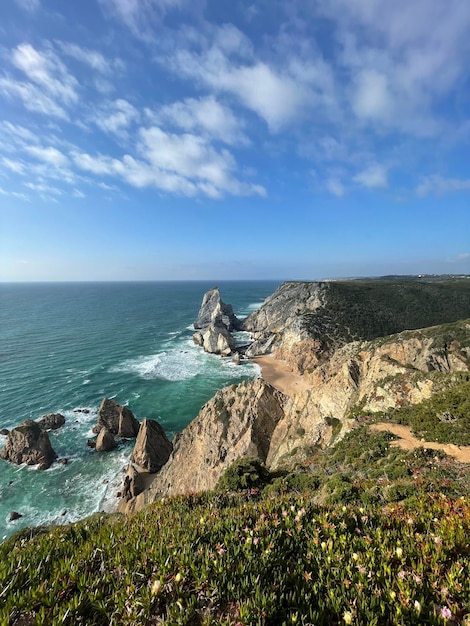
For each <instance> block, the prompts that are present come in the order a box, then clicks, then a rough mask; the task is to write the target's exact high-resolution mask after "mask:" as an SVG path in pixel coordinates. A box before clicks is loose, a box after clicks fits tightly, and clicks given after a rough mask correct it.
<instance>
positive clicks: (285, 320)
mask: <svg viewBox="0 0 470 626" xmlns="http://www.w3.org/2000/svg"><path fill="white" fill-rule="evenodd" d="M469 315H470V281H468V280H466V281H455V280H447V281H445V280H442V281H436V282H426V281H399V280H397V281H385V280H363V281H360V280H359V281H354V280H350V281H329V282H311V283H309V282H287V283H283V284H282V285H281V286H280V287H279V288H278V289H277V291H276V292H275V293H274V294H273V295H272V296H270V297H269V298H267V299H266V301H265V302H264V303H263V305H262V306H261V308H260V309H259V310H258V311H255V312H254V313H252V314H251V315H249V316H248V317H247V318H246V320H245V322H244V327H245V330H248V331H249V332H251V333H252V337H253V344H252V345H251V346H250V347H249V349H248V350H247V352H246V354H247V356H250V357H254V356H259V355H263V354H267V353H272V354H273V355H274V356H276V357H277V358H281V359H285V360H287V361H288V362H289V364H290V365H291V366H292V367H293V368H294V369H296V370H297V371H298V372H299V373H303V372H307V371H308V370H309V369H313V368H315V367H317V366H318V365H320V364H322V363H324V362H325V361H326V360H327V359H328V358H329V357H330V356H331V355H332V354H333V353H334V351H335V350H337V349H338V348H339V347H341V346H343V345H345V344H347V343H350V342H351V341H356V340H368V341H370V340H373V339H375V338H378V337H383V336H386V335H391V334H394V333H399V332H402V331H404V330H410V329H418V328H423V327H429V326H432V325H437V324H444V323H448V322H454V321H455V320H459V319H465V318H467V317H468V316H469Z"/></svg>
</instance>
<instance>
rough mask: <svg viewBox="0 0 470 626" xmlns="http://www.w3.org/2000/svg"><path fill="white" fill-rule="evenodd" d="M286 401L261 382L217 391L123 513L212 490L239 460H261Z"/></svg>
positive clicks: (266, 450)
mask: <svg viewBox="0 0 470 626" xmlns="http://www.w3.org/2000/svg"><path fill="white" fill-rule="evenodd" d="M286 401H287V397H286V396H285V395H284V394H282V393H281V392H280V391H278V390H277V389H274V387H272V386H271V385H270V384H268V383H266V382H265V381H264V380H261V379H257V380H254V381H249V382H244V383H241V384H239V385H232V386H231V387H226V388H224V389H221V390H220V391H218V392H217V393H216V395H215V396H214V397H213V398H212V399H211V400H209V402H207V404H205V405H204V406H203V407H202V409H201V411H200V412H199V414H198V416H197V417H196V418H195V419H194V420H193V421H192V422H191V423H190V424H189V425H188V426H187V427H186V428H185V429H184V430H183V432H182V433H181V435H179V436H177V437H176V438H175V441H174V442H173V444H174V448H173V453H172V455H171V456H170V460H169V461H168V463H167V464H166V465H165V466H164V467H163V468H162V470H161V471H160V472H159V474H157V476H156V477H155V479H154V481H153V482H152V485H151V487H150V488H149V489H148V490H147V491H146V492H144V493H143V494H141V495H139V496H138V497H137V498H136V500H135V501H131V503H130V504H129V505H128V510H133V509H135V508H137V509H138V508H141V507H142V506H144V505H145V504H148V503H150V502H153V501H155V500H156V499H157V498H160V497H162V496H168V495H176V494H180V493H190V492H196V491H202V490H207V489H212V488H213V487H215V485H216V483H217V481H218V480H219V478H220V476H221V475H222V473H223V472H224V470H225V469H226V468H227V467H228V466H229V465H231V464H232V463H233V462H234V461H235V460H237V459H239V458H241V457H247V456H254V457H258V458H260V459H261V460H262V461H266V459H267V457H268V454H269V447H270V443H271V437H272V434H273V432H274V430H275V428H276V425H277V423H278V422H279V421H280V420H281V419H283V418H284V404H285V402H286Z"/></svg>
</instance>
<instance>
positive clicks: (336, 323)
mask: <svg viewBox="0 0 470 626" xmlns="http://www.w3.org/2000/svg"><path fill="white" fill-rule="evenodd" d="M450 282H452V281H450ZM384 285H385V287H384ZM429 286H431V287H436V289H434V290H433V289H428V287H429ZM468 286H470V281H468ZM468 286H467V284H465V286H464V287H461V286H460V285H459V286H458V287H456V288H455V286H454V287H453V286H452V285H451V286H450V287H449V286H448V285H445V286H444V287H443V286H442V285H441V284H440V283H433V284H432V285H427V284H426V285H424V287H422V285H418V286H417V285H416V283H403V284H402V283H400V284H398V285H396V284H395V283H392V284H390V283H381V284H379V285H375V284H374V281H370V282H367V281H364V282H363V284H360V285H359V284H355V285H354V286H353V287H352V288H351V287H350V285H349V284H348V285H343V284H336V283H285V284H284V285H281V287H280V288H279V289H278V291H277V292H276V293H275V294H273V295H272V296H271V297H270V298H268V299H267V300H266V302H265V303H264V305H263V306H262V307H261V309H260V310H259V311H257V312H256V313H254V314H252V315H250V316H249V317H248V318H247V320H246V321H245V328H246V329H247V330H250V332H252V334H253V337H254V342H253V345H252V346H251V349H250V351H249V352H250V353H251V354H254V355H256V354H260V353H261V354H264V353H272V354H274V356H275V357H276V358H277V359H283V360H284V361H285V362H287V363H288V364H289V367H290V368H291V370H292V375H293V376H297V377H301V379H302V385H299V387H298V388H295V387H292V392H289V393H287V394H285V393H282V392H281V391H280V390H279V389H276V388H275V387H273V386H272V385H270V384H269V383H267V382H266V381H264V380H262V379H258V380H254V381H248V382H244V383H242V384H240V385H232V386H231V387H227V388H225V389H222V390H220V391H219V392H217V394H216V395H215V397H214V398H213V399H212V400H210V401H209V402H208V403H207V404H206V405H205V406H204V407H202V409H201V411H200V413H199V415H198V416H197V417H196V418H195V419H194V421H193V422H191V424H189V426H187V427H186V428H185V429H184V431H183V432H182V433H181V434H180V435H178V436H177V438H176V439H175V441H174V449H173V452H172V454H171V456H170V459H169V461H168V463H167V464H166V465H165V466H164V467H163V468H162V470H161V471H160V473H159V474H158V475H157V477H156V478H155V480H154V481H153V483H152V485H151V487H150V489H148V490H146V491H145V492H144V493H142V494H140V495H139V496H137V498H134V499H133V500H131V501H130V503H129V504H128V510H133V509H135V508H141V507H142V506H144V505H145V504H148V503H150V502H152V501H154V500H155V499H157V498H159V497H162V496H167V495H174V494H180V493H188V492H195V491H200V490H205V489H211V488H213V487H214V486H215V485H216V483H217V481H218V480H219V478H220V476H221V475H222V473H223V472H224V471H225V469H226V468H227V467H228V466H229V465H230V464H231V463H232V462H233V461H235V460H237V459H239V458H241V457H248V456H251V457H253V456H255V457H258V458H259V459H261V460H262V461H263V462H265V463H266V464H267V466H269V467H270V468H271V469H276V468H280V467H293V466H295V465H296V464H298V463H304V462H307V461H308V459H309V457H311V456H312V454H314V453H315V451H317V450H318V449H319V448H325V447H327V446H329V445H331V444H332V443H333V442H336V441H338V440H340V439H341V438H342V437H343V436H344V435H345V434H346V433H347V432H348V431H349V430H350V429H351V428H353V427H354V426H355V425H356V423H357V418H358V416H359V417H360V414H361V411H362V412H369V411H374V412H377V411H384V412H386V411H387V410H389V409H393V408H395V407H400V406H404V405H407V404H415V403H418V402H421V401H423V400H425V399H427V398H429V397H430V396H431V395H432V394H433V393H435V392H438V391H440V390H442V389H443V388H446V386H449V385H452V384H453V376H457V374H458V373H459V372H469V371H470V320H465V321H463V322H455V323H451V324H443V325H442V324H441V325H439V326H435V327H434V326H433V327H429V328H424V329H417V330H403V328H406V327H407V326H408V327H409V328H413V326H418V325H419V324H418V320H419V319H424V320H428V319H436V318H437V319H438V320H440V321H442V319H449V318H452V317H453V316H454V315H457V314H459V313H462V312H463V311H465V313H466V317H468V315H469V314H470V289H468ZM448 288H449V290H448ZM444 293H446V294H451V295H450V296H449V299H448V300H447V302H445V301H444V302H441V300H440V299H439V297H442V296H443V294H444ZM452 294H453V295H452ZM423 298H424V304H423V302H422V299H423ZM366 304H367V305H368V307H369V308H368V309H367V315H366V313H365V312H364V310H363V307H366ZM388 304H389V305H390V307H389V308H387V306H388ZM447 305H448V306H447ZM423 307H424V308H426V312H423ZM420 316H421V317H420ZM454 319H455V318H454ZM397 328H398V330H399V331H402V332H398V333H396V334H394V335H389V336H383V335H382V334H380V333H381V332H382V330H383V329H386V330H390V329H397ZM352 338H355V340H351V339H352ZM297 389H298V390H297Z"/></svg>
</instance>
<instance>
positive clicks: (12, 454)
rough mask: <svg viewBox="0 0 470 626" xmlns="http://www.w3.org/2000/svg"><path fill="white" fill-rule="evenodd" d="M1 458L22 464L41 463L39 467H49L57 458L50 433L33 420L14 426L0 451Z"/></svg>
mask: <svg viewBox="0 0 470 626" xmlns="http://www.w3.org/2000/svg"><path fill="white" fill-rule="evenodd" d="M0 458H2V459H5V460H6V461H10V462H11V463H15V464H16V465H21V464H23V463H26V465H39V469H47V468H48V467H50V466H51V465H52V463H53V462H54V461H55V459H56V458H57V454H56V453H55V452H54V450H53V448H52V445H51V442H50V439H49V435H48V434H47V432H46V431H43V430H42V428H41V427H40V426H39V424H37V423H36V422H33V420H25V421H24V422H22V423H21V424H20V425H19V426H16V428H13V429H12V430H11V431H10V432H9V434H8V439H7V442H6V444H5V446H4V447H3V449H2V450H1V451H0Z"/></svg>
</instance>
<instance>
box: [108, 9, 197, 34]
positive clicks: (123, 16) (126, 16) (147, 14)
mask: <svg viewBox="0 0 470 626" xmlns="http://www.w3.org/2000/svg"><path fill="white" fill-rule="evenodd" d="M193 3H194V0H193ZM99 4H100V5H101V7H102V8H103V10H104V12H105V13H106V14H110V15H112V16H113V17H116V18H117V19H119V20H120V21H121V22H123V23H124V24H125V25H126V26H127V27H128V28H129V29H130V30H131V31H132V32H133V33H134V35H136V36H138V37H143V38H147V37H148V38H150V26H151V25H152V24H154V23H155V22H157V23H158V22H159V21H160V19H161V18H162V17H163V16H164V15H165V14H166V13H168V12H169V11H171V10H173V9H180V8H182V7H183V6H185V5H186V6H188V7H190V6H191V3H190V1H189V0H99Z"/></svg>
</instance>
